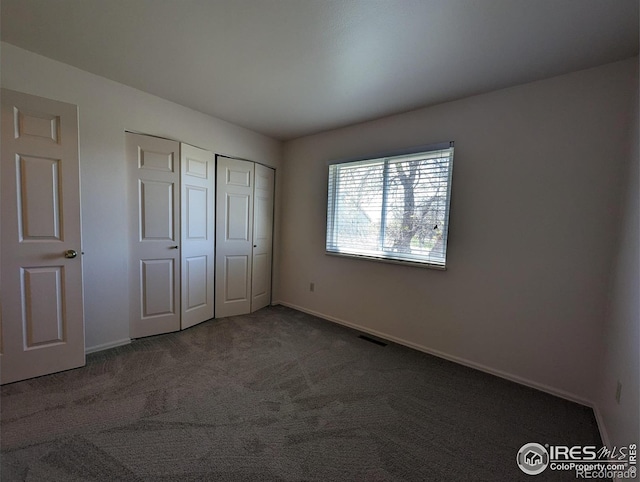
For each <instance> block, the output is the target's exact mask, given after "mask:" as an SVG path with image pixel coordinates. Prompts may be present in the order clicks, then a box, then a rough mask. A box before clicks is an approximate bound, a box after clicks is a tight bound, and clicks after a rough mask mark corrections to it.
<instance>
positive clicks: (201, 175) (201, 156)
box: [180, 144, 215, 329]
mask: <svg viewBox="0 0 640 482" xmlns="http://www.w3.org/2000/svg"><path fill="white" fill-rule="evenodd" d="M180 160H181V163H180V165H181V173H182V180H181V186H182V217H181V225H182V246H181V254H182V259H181V260H182V317H181V328H182V329H185V328H188V327H190V326H193V325H195V324H198V323H201V322H203V321H206V320H209V319H211V318H213V315H214V295H213V292H214V242H215V238H214V232H215V223H214V202H215V169H214V157H213V154H212V153H211V152H209V151H206V150H204V149H199V148H197V147H193V146H190V145H188V144H181V145H180Z"/></svg>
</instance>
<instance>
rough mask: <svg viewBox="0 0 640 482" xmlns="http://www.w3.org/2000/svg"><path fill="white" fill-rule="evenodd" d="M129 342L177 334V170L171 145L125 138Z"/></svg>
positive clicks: (140, 137) (176, 152) (174, 147)
mask: <svg viewBox="0 0 640 482" xmlns="http://www.w3.org/2000/svg"><path fill="white" fill-rule="evenodd" d="M126 154H127V164H128V168H129V182H130V188H129V189H130V196H131V200H132V206H131V209H130V223H131V233H132V239H131V245H130V256H131V258H130V262H131V281H130V289H131V324H130V336H131V338H139V337H142V336H150V335H158V334H160V333H167V332H170V331H177V330H179V329H180V298H179V296H180V249H179V243H180V223H179V221H178V220H179V219H180V169H179V164H180V160H179V145H178V143H177V142H175V141H170V140H167V139H160V138H157V137H151V136H144V135H139V134H131V133H127V134H126Z"/></svg>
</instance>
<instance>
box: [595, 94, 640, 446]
mask: <svg viewBox="0 0 640 482" xmlns="http://www.w3.org/2000/svg"><path fill="white" fill-rule="evenodd" d="M637 93H638V92H637V91H636V94H637ZM632 105H633V106H634V107H635V120H634V122H632V123H631V125H630V127H631V132H632V133H633V137H632V139H633V142H632V144H631V152H630V156H629V157H630V162H629V165H628V168H627V169H628V170H627V171H626V173H625V174H626V178H627V179H628V186H627V189H626V190H623V196H622V200H623V201H622V202H623V210H622V215H621V218H620V227H621V230H620V238H619V240H618V243H617V246H618V253H617V256H616V259H615V264H614V276H613V279H612V285H611V295H610V296H611V305H610V310H609V313H608V316H607V318H606V323H605V325H604V336H603V338H602V339H603V357H602V362H601V368H602V379H601V384H600V386H599V391H598V393H597V398H596V401H597V404H598V408H599V410H600V414H601V417H602V420H603V422H604V423H603V426H604V427H606V432H607V433H606V434H605V435H607V436H608V439H609V444H610V445H616V446H618V447H620V446H622V445H626V444H630V443H635V444H637V443H638V441H640V430H639V427H638V423H639V420H638V417H639V412H640V396H639V395H640V393H639V392H640V357H639V354H638V352H639V351H640V310H639V304H640V283H639V282H638V269H639V266H640V258H639V256H638V249H639V247H640V236H639V234H640V231H639V230H640V225H639V223H638V216H640V211H639V210H638V201H639V196H640V192H639V190H638V181H639V178H640V170H639V169H638V163H639V161H638V98H637V97H635V98H634V99H633V100H632ZM618 380H620V383H621V384H622V391H621V393H620V403H619V404H618V403H616V400H615V393H616V385H617V382H618Z"/></svg>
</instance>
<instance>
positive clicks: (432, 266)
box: [325, 251, 447, 271]
mask: <svg viewBox="0 0 640 482" xmlns="http://www.w3.org/2000/svg"><path fill="white" fill-rule="evenodd" d="M325 254H327V255H329V256H337V257H340V258H352V259H364V260H367V261H377V262H379V263H388V264H401V265H404V266H412V267H414V268H427V269H435V270H438V271H446V270H447V267H446V265H445V266H443V265H440V264H433V263H422V262H420V261H409V260H403V259H394V258H381V257H378V256H368V255H365V254H353V253H337V252H335V251H325Z"/></svg>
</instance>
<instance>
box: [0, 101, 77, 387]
mask: <svg viewBox="0 0 640 482" xmlns="http://www.w3.org/2000/svg"><path fill="white" fill-rule="evenodd" d="M0 177H1V179H2V185H1V190H2V197H1V199H2V234H1V240H2V249H1V259H0V264H1V266H2V280H1V287H2V289H1V293H2V316H1V318H0V319H1V324H2V327H1V330H0V333H1V337H0V353H1V355H0V357H1V359H0V360H1V367H2V368H1V370H0V381H1V382H2V383H9V382H14V381H18V380H23V379H26V378H31V377H35V376H39V375H45V374H48V373H53V372H57V371H61V370H67V369H70V368H76V367H79V366H83V365H84V364H85V355H84V318H83V303H82V258H81V252H82V246H81V237H80V233H81V229H80V189H79V187H80V179H79V160H78V113H77V107H76V106H75V105H71V104H66V103H62V102H56V101H53V100H49V99H43V98H41V97H35V96H31V95H27V94H22V93H19V92H13V91H10V90H6V89H2V163H1V176H0Z"/></svg>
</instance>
